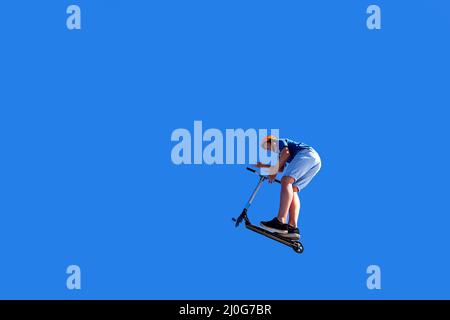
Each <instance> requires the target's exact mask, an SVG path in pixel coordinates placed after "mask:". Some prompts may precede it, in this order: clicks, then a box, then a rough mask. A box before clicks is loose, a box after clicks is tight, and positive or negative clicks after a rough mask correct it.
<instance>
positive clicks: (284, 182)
mask: <svg viewBox="0 0 450 320" xmlns="http://www.w3.org/2000/svg"><path fill="white" fill-rule="evenodd" d="M294 182H295V179H294V178H292V177H288V176H284V177H283V178H282V179H281V192H280V208H279V209H278V220H280V221H281V222H282V223H286V219H287V215H288V212H289V208H290V207H291V203H292V199H293V198H294V190H293V186H292V184H293V183H294Z"/></svg>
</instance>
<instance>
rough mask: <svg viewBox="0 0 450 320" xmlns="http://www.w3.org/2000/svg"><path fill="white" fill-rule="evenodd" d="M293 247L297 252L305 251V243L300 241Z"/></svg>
mask: <svg viewBox="0 0 450 320" xmlns="http://www.w3.org/2000/svg"><path fill="white" fill-rule="evenodd" d="M292 249H294V251H295V252H297V253H303V249H304V248H303V245H302V244H301V243H300V242H296V243H295V244H294V246H293V247H292Z"/></svg>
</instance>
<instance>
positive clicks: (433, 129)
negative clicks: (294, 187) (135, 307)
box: [0, 0, 450, 299]
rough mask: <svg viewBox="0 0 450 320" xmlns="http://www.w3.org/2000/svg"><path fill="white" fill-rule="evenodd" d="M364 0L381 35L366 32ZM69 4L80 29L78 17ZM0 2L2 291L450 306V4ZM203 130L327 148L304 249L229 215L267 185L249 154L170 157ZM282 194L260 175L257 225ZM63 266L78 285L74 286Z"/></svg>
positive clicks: (310, 198)
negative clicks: (177, 137) (227, 161)
mask: <svg viewBox="0 0 450 320" xmlns="http://www.w3.org/2000/svg"><path fill="white" fill-rule="evenodd" d="M372 3H375V4H378V5H379V6H380V7H381V10H382V29H381V30H376V31H370V30H368V29H367V28H366V18H367V15H366V8H367V6H368V5H369V4H372ZM70 4H77V5H79V6H80V7H81V10H82V29H81V30H75V31H69V30H67V28H66V18H67V14H66V8H67V6H68V5H70ZM2 12H3V14H1V16H0V33H1V35H2V36H1V39H2V50H1V52H0V58H1V59H0V61H1V62H0V65H1V70H2V71H1V73H0V84H1V91H0V92H1V94H0V132H1V139H0V147H1V151H2V152H1V154H2V156H1V160H0V161H1V164H2V166H1V169H0V176H1V179H0V191H1V195H2V196H1V201H0V213H1V217H2V223H1V224H0V228H1V230H0V240H1V243H2V244H3V246H2V263H1V265H0V297H1V298H27V299H31V298H44V299H48V298H56V299H75V298H77V299H78V298H81V299H95V298H114V299H173V298H176V299H232V298H234V299H317V298H321V299H336V298H339V299H351V298H358V299H382V298H386V299H394V298H413V299H418V298H425V299H429V298H438V299H441V298H449V289H448V288H449V287H450V280H449V277H448V270H449V267H450V264H449V259H448V254H447V252H448V244H449V236H448V225H449V222H450V218H449V215H448V213H449V205H448V201H447V198H448V197H447V190H448V188H447V187H448V180H449V178H450V174H449V170H448V166H447V163H448V160H449V151H448V148H447V145H448V142H447V138H448V136H449V134H448V133H449V132H448V124H447V122H448V116H449V111H448V106H449V105H450V104H449V103H450V98H449V95H448V83H449V82H448V80H449V79H448V75H449V71H450V66H449V59H448V57H449V56H450V52H449V51H450V50H449V44H448V34H449V27H450V22H449V21H450V19H449V18H450V5H449V3H448V1H443V0H442V1H439V0H431V1H414V2H411V1H403V0H402V1H373V2H368V1H356V0H351V1H323V0H321V1H303V2H301V3H299V2H298V1H283V2H276V3H275V2H273V1H234V0H232V1H198V0H195V1H177V0H173V1H143V0H141V1H138V0H133V1H114V2H111V1H75V0H74V1H39V2H37V1H23V0H21V1H14V2H12V1H9V2H6V3H3V4H2ZM195 120H201V121H202V122H203V125H204V127H205V128H217V129H219V130H222V131H223V132H224V131H225V130H226V129H229V128H244V129H248V128H256V129H258V128H277V129H279V130H280V135H281V136H282V137H287V138H291V139H294V140H298V141H303V142H305V143H307V144H310V145H312V146H313V147H314V148H316V149H317V151H318V152H319V153H320V155H321V158H322V162H323V164H322V170H321V172H320V173H319V175H318V176H317V177H316V178H315V179H314V181H313V182H312V183H311V185H310V186H309V187H308V188H307V189H306V190H304V192H302V194H301V200H302V211H301V217H300V230H301V232H302V234H303V240H302V241H303V243H304V245H305V253H304V254H303V255H296V254H294V253H293V251H292V250H290V249H288V248H285V247H283V246H281V245H279V244H277V243H275V242H272V241H270V240H268V239H265V238H262V237H260V236H258V235H256V234H253V233H250V232H248V231H247V230H244V229H243V228H242V229H235V228H234V227H233V225H232V222H231V218H232V217H234V216H237V215H238V214H239V213H240V211H241V209H242V207H243V206H244V205H245V202H246V201H247V198H248V197H249V196H250V193H251V191H252V190H253V188H254V186H255V185H256V183H257V178H256V177H255V176H254V175H251V174H250V173H248V172H246V171H245V170H244V169H245V165H211V166H208V165H185V166H176V165H174V164H173V163H172V161H171V157H170V154H171V150H172V147H173V146H174V143H173V142H172V141H171V139H170V137H171V133H172V132H173V130H175V129H177V128H187V129H189V130H192V128H193V123H194V121H195ZM278 193H279V188H278V186H276V185H270V186H269V185H264V187H263V189H262V190H261V192H260V193H259V194H258V197H257V198H256V200H255V203H254V206H253V207H252V209H251V211H250V216H251V218H252V220H253V221H255V222H257V221H259V220H264V219H268V218H272V217H273V216H274V215H275V213H276V211H277V205H278V196H279V195H278ZM71 264H76V265H79V266H80V268H81V272H82V278H81V279H82V290H80V291H70V290H67V288H66V278H67V275H66V273H65V270H66V268H67V266H68V265H71ZM371 264H376V265H379V266H380V267H381V271H382V289H381V290H379V291H370V290H368V289H367V287H366V278H367V274H366V268H367V266H369V265H371ZM274 275H276V276H278V277H281V278H283V279H285V280H286V282H285V283H286V285H285V287H283V288H282V289H280V285H279V282H278V281H277V282H271V281H270V279H273V277H274ZM268 281H269V282H268Z"/></svg>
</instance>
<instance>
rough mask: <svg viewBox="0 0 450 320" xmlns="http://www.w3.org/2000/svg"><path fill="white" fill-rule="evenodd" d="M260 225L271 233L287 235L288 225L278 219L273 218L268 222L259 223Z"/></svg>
mask: <svg viewBox="0 0 450 320" xmlns="http://www.w3.org/2000/svg"><path fill="white" fill-rule="evenodd" d="M260 225H261V227H262V228H263V229H265V230H267V231H270V232H273V233H281V234H287V233H288V225H287V224H285V223H282V222H280V220H278V218H274V219H272V220H270V221H261V224H260Z"/></svg>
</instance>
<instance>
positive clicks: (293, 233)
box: [255, 136, 321, 240]
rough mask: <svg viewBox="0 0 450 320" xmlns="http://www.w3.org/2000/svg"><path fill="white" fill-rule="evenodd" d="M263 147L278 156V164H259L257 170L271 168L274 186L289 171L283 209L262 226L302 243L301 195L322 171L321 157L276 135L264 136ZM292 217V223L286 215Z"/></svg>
mask: <svg viewBox="0 0 450 320" xmlns="http://www.w3.org/2000/svg"><path fill="white" fill-rule="evenodd" d="M261 147H263V148H264V149H266V150H271V151H272V152H277V153H279V161H278V164H276V165H274V166H270V165H268V164H263V163H261V162H258V163H257V164H256V165H255V166H256V167H257V168H268V169H269V172H271V173H272V174H271V175H269V182H270V183H272V182H273V181H274V180H275V178H276V176H277V173H278V172H283V170H284V167H285V166H286V164H288V166H287V169H286V170H285V172H284V175H283V177H282V178H281V194H280V207H279V210H278V216H277V217H275V218H274V219H272V220H270V221H262V222H261V227H262V228H264V229H266V230H268V231H270V232H275V233H278V234H280V235H282V236H284V237H286V238H289V239H292V240H299V239H300V233H299V230H298V227H297V221H298V216H299V213H300V199H299V197H298V192H299V191H300V190H302V189H304V188H305V187H306V186H307V185H308V184H309V183H310V182H311V180H312V178H314V176H315V175H316V174H317V172H319V170H320V167H321V161H320V157H319V154H318V153H317V152H316V151H315V150H314V149H313V148H311V147H310V146H308V145H306V144H304V143H298V142H295V141H292V140H289V139H278V138H277V137H275V136H268V137H265V138H264V139H263V141H262V144H261ZM288 214H289V222H288V223H286V221H287V216H288Z"/></svg>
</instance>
